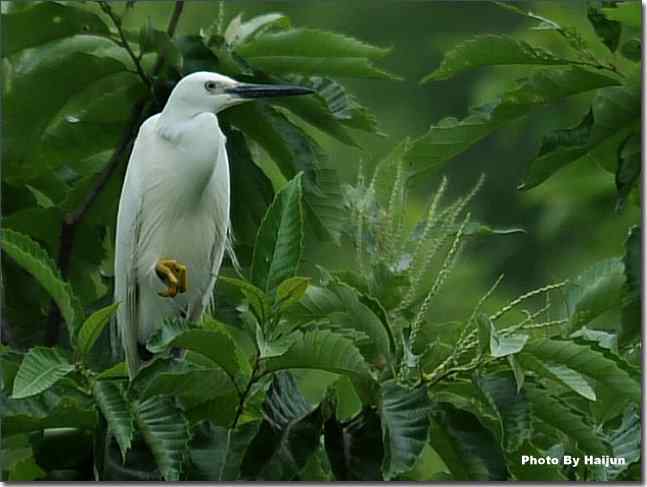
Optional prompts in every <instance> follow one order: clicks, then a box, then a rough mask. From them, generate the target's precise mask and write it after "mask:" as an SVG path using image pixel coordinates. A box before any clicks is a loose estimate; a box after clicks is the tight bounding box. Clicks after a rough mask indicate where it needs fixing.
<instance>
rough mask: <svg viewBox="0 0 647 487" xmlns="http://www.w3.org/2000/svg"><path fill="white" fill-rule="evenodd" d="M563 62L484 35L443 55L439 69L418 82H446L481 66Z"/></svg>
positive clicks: (514, 42) (523, 44)
mask: <svg viewBox="0 0 647 487" xmlns="http://www.w3.org/2000/svg"><path fill="white" fill-rule="evenodd" d="M569 63H570V61H568V60H567V59H563V58H560V57H558V56H555V55H554V54H553V53H551V52H550V51H547V50H545V49H543V48H541V47H536V46H533V45H532V44H530V43H528V42H526V41H520V40H517V39H513V38H512V37H510V36H506V35H494V34H485V35H480V36H476V37H474V38H472V39H469V40H466V41H463V42H461V43H460V44H458V45H456V46H455V47H454V48H452V49H450V50H449V51H447V52H445V56H444V58H443V60H442V62H441V64H440V66H439V67H438V68H437V69H436V70H435V71H434V72H433V73H431V74H428V75H427V76H425V77H424V78H423V79H422V81H421V83H426V82H428V81H437V80H443V79H449V78H452V77H453V76H456V75H457V74H458V73H460V72H462V71H466V70H468V69H475V68H479V67H482V66H501V65H504V66H509V65H518V64H522V65H564V64H569Z"/></svg>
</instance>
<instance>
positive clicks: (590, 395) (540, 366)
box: [520, 356, 597, 401]
mask: <svg viewBox="0 0 647 487" xmlns="http://www.w3.org/2000/svg"><path fill="white" fill-rule="evenodd" d="M520 361H521V363H522V364H523V366H524V367H525V368H526V369H528V370H532V371H534V372H536V373H538V374H540V375H541V376H542V377H549V378H551V379H554V380H556V381H557V382H561V383H562V384H563V385H565V386H566V387H568V388H569V389H572V390H573V391H575V392H577V393H578V394H579V395H580V396H582V397H584V398H586V399H588V400H589V401H595V400H596V399H597V395H596V394H595V390H594V389H593V387H591V384H590V383H589V381H587V380H586V377H584V376H583V375H582V374H580V373H579V372H576V371H575V370H573V369H571V368H569V367H566V366H564V365H560V364H556V363H552V362H542V361H541V360H537V359H535V358H534V357H529V356H526V357H523V358H522V359H520Z"/></svg>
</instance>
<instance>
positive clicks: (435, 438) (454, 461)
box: [429, 403, 507, 482]
mask: <svg viewBox="0 0 647 487" xmlns="http://www.w3.org/2000/svg"><path fill="white" fill-rule="evenodd" d="M429 441H430V443H431V446H432V447H433V449H434V450H435V451H436V452H437V453H438V454H439V455H440V457H441V458H442V459H443V461H444V462H445V464H446V465H447V467H448V468H449V471H450V472H451V474H452V475H453V477H454V479H455V480H459V481H470V482H474V481H477V480H506V478H507V472H506V463H505V459H504V457H503V452H502V451H501V449H500V448H499V446H498V444H497V442H496V439H495V438H494V437H493V436H492V434H491V433H490V432H489V431H488V430H487V428H485V427H484V426H483V424H482V423H481V422H480V421H479V419H478V418H477V417H476V416H474V415H473V414H472V413H469V412H467V411H464V410H462V409H458V408H456V407H454V406H452V405H451V404H448V403H441V404H438V406H437V407H436V408H434V412H433V420H432V423H431V431H430V434H429Z"/></svg>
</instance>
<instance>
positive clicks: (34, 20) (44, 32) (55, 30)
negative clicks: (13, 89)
mask: <svg viewBox="0 0 647 487" xmlns="http://www.w3.org/2000/svg"><path fill="white" fill-rule="evenodd" d="M2 24H3V26H4V27H3V29H2V56H3V57H5V56H10V55H11V54H13V53H15V52H17V51H20V50H22V49H27V48H30V47H35V46H38V45H40V44H45V43H47V42H52V41H56V40H58V39H62V38H64V37H69V36H73V35H76V34H83V35H107V34H108V32H109V31H108V26H107V25H106V24H105V23H104V22H103V20H101V18H100V17H99V16H98V15H95V14H94V13H91V12H88V11H87V10H82V9H80V8H77V7H75V6H72V5H61V4H60V3H58V2H38V3H36V2H33V4H32V5H30V6H29V8H27V9H24V10H21V11H18V12H14V13H8V14H3V15H2ZM34 25H38V26H39V28H38V29H33V26H34Z"/></svg>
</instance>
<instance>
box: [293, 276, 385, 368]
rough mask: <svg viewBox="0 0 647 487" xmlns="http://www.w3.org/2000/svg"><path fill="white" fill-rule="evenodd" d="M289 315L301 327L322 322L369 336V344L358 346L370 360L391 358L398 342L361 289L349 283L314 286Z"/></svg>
mask: <svg viewBox="0 0 647 487" xmlns="http://www.w3.org/2000/svg"><path fill="white" fill-rule="evenodd" d="M288 316H289V318H290V320H291V321H293V322H295V323H298V324H299V325H300V326H303V325H305V324H308V323H321V326H323V327H326V325H327V324H329V325H331V326H332V327H333V329H336V328H338V327H343V328H350V329H354V330H357V331H358V332H361V333H363V334H365V335H366V336H368V337H369V338H370V341H369V342H368V343H366V344H361V345H359V349H360V351H361V352H362V354H363V355H365V356H366V357H367V359H368V360H369V361H371V362H379V361H380V360H386V361H387V362H390V361H391V357H392V354H393V351H394V350H395V345H394V339H393V337H392V335H391V330H390V328H389V327H388V325H386V324H385V323H384V322H383V321H382V320H381V319H380V318H379V317H378V316H377V315H376V314H375V313H374V312H373V310H372V309H371V308H369V307H368V306H366V305H365V304H364V303H362V302H361V300H360V295H359V294H358V292H357V291H355V290H354V289H353V288H351V287H350V286H348V285H346V284H343V283H337V284H336V285H335V284H330V285H329V286H328V287H318V286H311V287H310V288H308V291H307V292H306V295H305V296H304V298H303V299H302V300H301V301H300V302H299V303H298V304H295V305H293V306H292V307H291V308H290V310H289V311H288ZM380 357H381V359H380Z"/></svg>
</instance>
